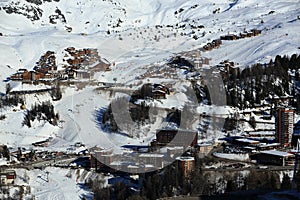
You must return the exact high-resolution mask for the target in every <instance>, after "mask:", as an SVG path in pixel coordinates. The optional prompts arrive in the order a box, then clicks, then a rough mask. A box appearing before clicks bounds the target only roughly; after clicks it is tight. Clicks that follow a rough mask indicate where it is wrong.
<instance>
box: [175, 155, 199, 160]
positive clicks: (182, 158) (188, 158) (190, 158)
mask: <svg viewBox="0 0 300 200" xmlns="http://www.w3.org/2000/svg"><path fill="white" fill-rule="evenodd" d="M176 160H179V161H193V160H195V158H193V157H188V156H181V157H177V158H176Z"/></svg>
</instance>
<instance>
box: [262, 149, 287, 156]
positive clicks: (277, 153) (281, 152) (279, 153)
mask: <svg viewBox="0 0 300 200" xmlns="http://www.w3.org/2000/svg"><path fill="white" fill-rule="evenodd" d="M261 153H264V154H270V155H275V156H280V157H289V156H293V154H290V153H287V152H284V151H277V150H269V151H261Z"/></svg>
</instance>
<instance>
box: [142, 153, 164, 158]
mask: <svg viewBox="0 0 300 200" xmlns="http://www.w3.org/2000/svg"><path fill="white" fill-rule="evenodd" d="M139 157H144V158H162V157H164V155H163V154H156V153H143V154H140V155H139Z"/></svg>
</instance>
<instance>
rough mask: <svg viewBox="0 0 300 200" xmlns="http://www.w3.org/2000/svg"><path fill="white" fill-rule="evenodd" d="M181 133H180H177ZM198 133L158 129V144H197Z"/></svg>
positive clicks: (194, 145) (193, 145)
mask: <svg viewBox="0 0 300 200" xmlns="http://www.w3.org/2000/svg"><path fill="white" fill-rule="evenodd" d="M177 134H179V135H177ZM197 140H198V133H197V132H195V131H186V130H179V131H178V130H164V129H162V130H158V131H157V133H156V144H157V145H158V146H165V145H170V146H192V147H196V146H197Z"/></svg>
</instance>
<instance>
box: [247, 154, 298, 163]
mask: <svg viewBox="0 0 300 200" xmlns="http://www.w3.org/2000/svg"><path fill="white" fill-rule="evenodd" d="M251 159H253V160H256V161H257V163H260V164H269V165H279V166H287V165H292V164H293V160H294V155H293V154H291V153H287V152H283V151H277V150H267V151H261V152H260V153H258V154H255V155H253V156H252V158H251Z"/></svg>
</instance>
